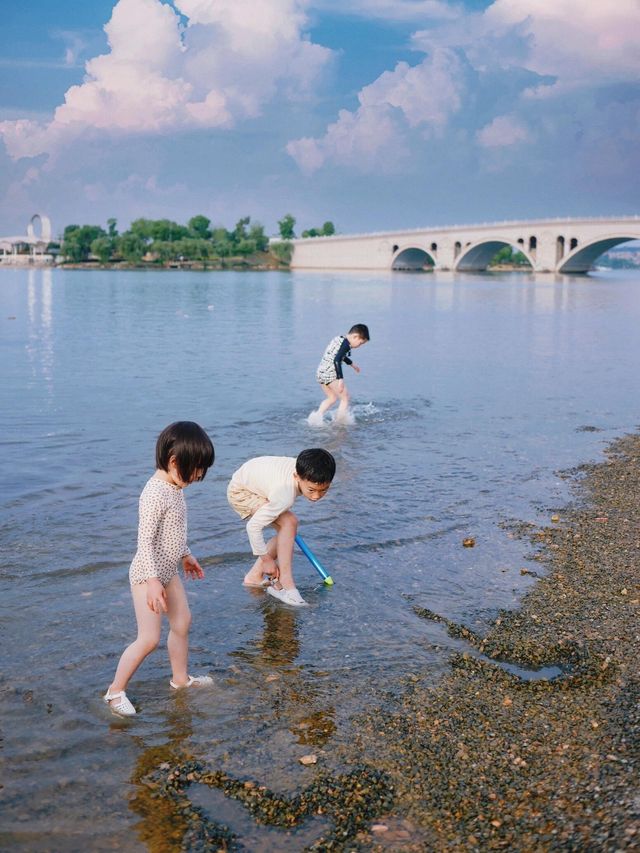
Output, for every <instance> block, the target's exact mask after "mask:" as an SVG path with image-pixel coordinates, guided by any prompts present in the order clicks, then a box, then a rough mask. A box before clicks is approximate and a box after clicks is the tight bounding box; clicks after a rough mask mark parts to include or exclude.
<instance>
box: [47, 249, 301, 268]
mask: <svg viewBox="0 0 640 853" xmlns="http://www.w3.org/2000/svg"><path fill="white" fill-rule="evenodd" d="M58 266H59V267H60V268H61V269H66V270H125V271H126V270H154V271H163V270H195V271H205V270H216V271H217V270H234V271H238V270H247V271H251V272H260V271H264V270H288V269H289V264H288V263H287V262H285V261H282V260H280V259H279V258H276V257H275V255H273V254H272V253H271V252H256V253H254V254H252V255H246V256H245V255H238V256H232V257H227V258H209V259H207V260H193V261H192V260H187V259H184V260H172V261H160V260H158V259H157V258H156V259H153V260H146V261H145V260H144V259H143V260H141V261H138V262H136V263H133V262H128V261H109V262H108V263H100V261H97V260H91V261H82V262H80V263H73V262H62V263H60V264H58Z"/></svg>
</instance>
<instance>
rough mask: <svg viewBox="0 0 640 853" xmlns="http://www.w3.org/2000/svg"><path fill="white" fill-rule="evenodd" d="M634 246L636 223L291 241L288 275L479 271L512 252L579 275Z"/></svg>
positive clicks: (562, 222)
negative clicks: (623, 246) (612, 252)
mask: <svg viewBox="0 0 640 853" xmlns="http://www.w3.org/2000/svg"><path fill="white" fill-rule="evenodd" d="M629 240H640V217H639V216H625V217H616V218H603V219H537V220H531V221H530V222H494V223H490V224H483V225H452V226H447V227H445V228H416V229H413V230H409V231H382V232H380V233H376V234H352V235H346V234H345V235H333V236H332V237H309V238H305V239H298V240H293V241H292V243H293V246H294V251H293V257H292V260H291V267H292V269H300V270H302V269H322V270H328V269H342V270H423V269H429V268H431V267H433V268H435V269H441V270H454V271H456V272H470V271H474V270H485V269H486V268H487V264H488V263H489V261H490V260H491V259H492V258H493V257H494V255H495V254H496V252H497V251H498V250H499V249H501V248H502V247H503V246H513V247H515V248H516V249H517V250H519V251H520V252H522V254H523V255H525V257H526V258H527V259H528V261H529V263H530V264H531V266H532V268H533V269H534V270H535V271H536V272H556V273H583V272H587V271H588V270H590V269H591V268H592V266H593V263H594V261H595V260H596V258H598V257H599V256H600V255H602V254H604V252H607V251H608V250H609V249H611V248H612V247H613V246H617V245H618V244H619V243H625V242H627V241H629Z"/></svg>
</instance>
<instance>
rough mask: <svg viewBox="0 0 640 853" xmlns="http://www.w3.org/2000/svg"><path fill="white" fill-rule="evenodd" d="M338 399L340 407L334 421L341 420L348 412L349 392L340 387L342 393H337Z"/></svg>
mask: <svg viewBox="0 0 640 853" xmlns="http://www.w3.org/2000/svg"><path fill="white" fill-rule="evenodd" d="M338 396H339V397H340V405H339V406H338V411H337V412H336V419H337V420H340V418H343V417H344V416H345V415H346V414H347V412H348V411H349V400H350V398H349V392H348V391H347V386H346V385H343V386H342V391H341V392H339V393H338Z"/></svg>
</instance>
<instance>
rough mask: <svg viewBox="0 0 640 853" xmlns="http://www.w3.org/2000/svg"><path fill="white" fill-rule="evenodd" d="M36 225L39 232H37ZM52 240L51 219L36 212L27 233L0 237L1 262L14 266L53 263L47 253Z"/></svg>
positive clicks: (51, 257)
mask: <svg viewBox="0 0 640 853" xmlns="http://www.w3.org/2000/svg"><path fill="white" fill-rule="evenodd" d="M36 226H39V232H40V233H36ZM50 242H51V220H50V219H49V217H48V216H43V215H42V214H40V213H35V214H34V215H33V216H32V217H31V221H30V222H29V224H28V225H27V233H26V234H21V235H18V236H17V237H0V264H4V265H14V266H29V265H34V266H35V265H38V266H41V265H46V264H52V263H53V260H54V259H53V255H51V254H48V253H47V247H48V246H49V243H50Z"/></svg>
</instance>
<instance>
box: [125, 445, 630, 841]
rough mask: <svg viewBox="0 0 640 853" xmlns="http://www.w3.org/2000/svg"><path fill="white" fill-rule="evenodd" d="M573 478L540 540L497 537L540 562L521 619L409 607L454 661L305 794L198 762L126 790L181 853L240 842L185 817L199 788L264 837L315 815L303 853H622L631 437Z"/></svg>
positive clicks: (335, 745) (324, 757) (520, 529)
mask: <svg viewBox="0 0 640 853" xmlns="http://www.w3.org/2000/svg"><path fill="white" fill-rule="evenodd" d="M572 476H574V477H575V480H576V482H575V502H574V504H573V505H572V506H571V507H569V508H566V509H564V510H562V511H559V510H555V511H554V510H550V513H549V515H550V526H549V527H547V528H545V529H543V530H533V529H531V528H529V527H527V526H522V525H520V526H514V527H513V528H512V529H511V531H510V535H512V536H526V537H528V538H529V539H530V540H531V542H532V546H533V547H534V548H535V550H536V559H537V560H538V562H539V564H540V575H541V577H540V579H539V580H538V582H537V583H536V584H535V586H533V587H532V588H531V590H530V591H529V592H528V593H527V594H526V596H525V597H524V599H523V601H522V605H521V607H520V608H519V609H518V610H517V611H513V612H502V613H500V614H499V616H498V617H497V618H496V619H495V621H494V623H493V625H492V627H491V629H490V630H489V632H488V634H487V635H486V636H479V635H477V634H475V633H474V632H473V631H472V630H470V629H469V628H467V627H465V626H463V625H456V624H454V623H452V622H449V621H448V620H447V619H446V618H445V617H444V616H443V615H441V614H437V613H434V612H432V611H428V610H424V609H420V608H415V614H416V618H421V619H428V620H431V621H435V622H440V623H442V624H443V629H445V630H447V631H448V632H449V633H450V634H451V635H452V636H455V637H457V638H459V639H462V640H463V641H465V642H466V643H467V645H468V650H467V651H466V652H463V653H458V654H455V655H454V656H453V657H452V660H451V669H450V672H449V673H448V674H447V675H446V676H445V677H444V678H443V679H442V680H440V681H439V682H438V683H437V685H435V686H433V685H432V684H430V683H429V673H422V674H421V673H419V672H415V673H411V674H408V675H407V676H406V679H405V681H406V684H405V686H404V688H403V689H402V690H401V691H400V692H399V693H398V692H390V693H389V695H388V696H387V697H381V699H380V702H381V705H380V707H377V708H375V710H372V712H371V713H366V714H364V715H363V716H362V718H361V719H359V720H357V721H356V723H357V724H356V725H355V726H354V731H355V736H352V737H350V738H349V739H348V741H345V742H340V737H339V736H338V737H336V738H335V739H334V740H333V741H332V742H331V743H330V744H329V746H330V747H331V748H330V749H329V748H327V750H326V751H325V750H318V751H316V754H314V755H312V756H310V757H309V758H308V761H309V763H310V764H313V763H315V761H317V762H318V767H322V768H323V769H322V770H321V771H320V772H318V773H317V774H315V775H314V777H313V781H312V783H311V784H310V785H309V787H307V788H306V789H305V790H304V791H301V792H299V793H298V794H297V795H296V796H292V797H285V796H279V795H277V794H276V793H275V792H273V791H270V790H269V789H268V787H267V785H268V781H267V782H261V783H257V782H255V781H254V780H251V779H235V778H232V777H230V776H228V775H226V774H225V773H223V772H222V771H218V770H216V769H215V768H208V767H206V766H204V765H203V764H201V763H199V762H198V761H190V762H187V763H186V764H182V765H169V764H164V765H162V766H161V767H160V768H159V769H158V770H156V771H155V772H154V773H152V774H150V775H148V776H147V777H146V778H145V779H143V780H141V781H143V782H144V783H145V784H146V786H147V787H148V789H149V792H150V793H151V795H152V796H153V797H154V798H157V797H160V798H162V799H164V800H165V802H166V803H167V806H168V807H169V814H171V813H173V815H174V817H173V818H171V826H172V827H173V832H174V836H173V837H174V839H176V841H177V836H176V833H177V835H178V836H180V837H181V838H182V843H183V845H184V846H183V849H189V850H191V849H236V844H237V842H238V841H240V840H241V839H237V838H236V836H235V835H234V833H233V831H232V830H231V829H230V828H229V827H228V826H223V825H221V824H219V823H216V821H215V820H213V819H212V817H211V816H209V815H208V814H207V812H206V811H205V810H203V809H202V808H201V807H200V806H198V805H194V804H193V800H192V799H191V797H192V794H193V790H192V789H193V788H200V785H198V784H197V783H202V785H204V786H208V787H209V788H216V789H219V790H221V791H222V792H224V794H225V795H226V796H227V797H228V798H231V799H234V800H237V801H240V802H241V803H242V804H243V805H244V806H245V808H246V810H247V811H248V812H249V814H250V815H251V816H252V817H253V818H254V820H256V821H257V822H258V823H261V824H266V825H271V826H279V827H281V828H283V829H284V828H287V829H288V830H289V831H291V830H293V831H294V832H295V831H296V828H298V827H299V826H301V825H302V823H303V822H305V821H307V820H308V819H310V818H312V816H314V815H316V816H317V815H321V816H322V817H321V818H318V817H314V818H313V820H318V819H320V820H324V821H327V822H328V825H327V826H326V827H325V828H324V830H323V831H322V835H321V837H318V836H317V835H316V839H315V841H314V842H313V843H312V844H311V845H308V841H307V842H306V845H305V844H302V845H301V846H307V845H308V846H309V849H314V850H347V849H349V850H354V849H372V850H384V849H389V850H400V849H402V850H410V851H424V850H456V851H459V850H465V851H466V850H469V851H473V850H509V851H531V850H536V851H538V850H541V851H544V850H604V851H608V850H610V851H614V850H615V851H617V850H631V849H632V848H636V849H637V847H636V845H637V844H638V841H639V839H640V795H639V792H638V786H637V779H638V758H639V755H638V734H639V733H640V709H639V705H638V700H639V699H640V664H639V658H638V653H637V650H638V640H640V636H639V633H640V631H639V627H638V613H639V611H640V586H639V581H638V569H637V566H638V560H639V557H640V510H639V507H638V501H637V495H638V494H639V493H640V436H637V435H633V436H629V437H626V438H623V439H621V440H619V441H617V442H616V443H615V444H614V445H613V446H612V447H611V448H610V450H609V452H608V454H607V458H606V461H604V462H602V463H600V464H597V465H592V466H585V467H583V468H581V469H580V470H578V471H576V472H574V473H573V475H572ZM391 687H393V685H390V688H391ZM335 698H336V702H339V697H338V696H336V697H335ZM176 821H177V822H176ZM238 849H239V848H238ZM300 849H301V847H300Z"/></svg>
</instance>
